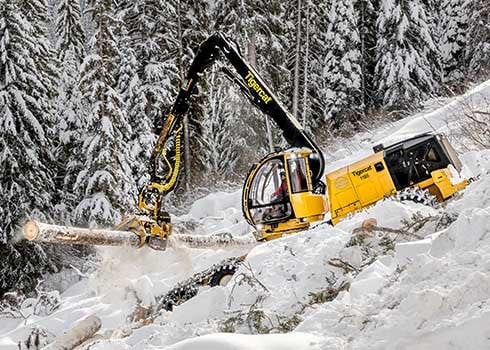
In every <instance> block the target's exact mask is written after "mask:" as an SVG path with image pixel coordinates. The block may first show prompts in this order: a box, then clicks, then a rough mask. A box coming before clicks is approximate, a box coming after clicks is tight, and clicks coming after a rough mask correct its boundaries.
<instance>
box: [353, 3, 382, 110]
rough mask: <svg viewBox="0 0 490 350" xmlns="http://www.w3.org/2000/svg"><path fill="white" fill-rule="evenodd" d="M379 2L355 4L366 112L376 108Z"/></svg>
mask: <svg viewBox="0 0 490 350" xmlns="http://www.w3.org/2000/svg"><path fill="white" fill-rule="evenodd" d="M379 2H380V1H379V0H358V1H357V2H355V11H356V15H357V23H358V28H359V37H360V49H361V56H362V61H361V69H362V92H363V102H364V105H365V110H366V112H369V111H371V110H373V109H374V108H375V107H376V106H375V81H374V70H375V67H376V18H377V13H378V11H379Z"/></svg>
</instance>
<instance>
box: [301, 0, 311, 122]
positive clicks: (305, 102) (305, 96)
mask: <svg viewBox="0 0 490 350" xmlns="http://www.w3.org/2000/svg"><path fill="white" fill-rule="evenodd" d="M305 29H306V40H305V61H304V77H305V80H304V84H303V118H302V125H303V128H306V116H307V115H308V60H309V59H310V58H309V57H308V56H309V54H310V52H309V51H310V43H309V40H310V4H308V3H307V4H306V28H305Z"/></svg>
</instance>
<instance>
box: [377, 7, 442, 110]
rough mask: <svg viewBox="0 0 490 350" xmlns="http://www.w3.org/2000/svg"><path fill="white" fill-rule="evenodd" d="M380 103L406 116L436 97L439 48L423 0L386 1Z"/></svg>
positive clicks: (381, 33) (379, 50)
mask: <svg viewBox="0 0 490 350" xmlns="http://www.w3.org/2000/svg"><path fill="white" fill-rule="evenodd" d="M377 35H378V40H377V45H376V62H377V64H376V70H375V81H376V82H377V85H376V88H377V89H376V90H377V100H378V101H379V104H380V105H381V106H382V107H384V108H386V109H388V110H392V111H398V112H405V111H407V110H409V109H411V108H413V107H415V106H417V105H418V103H419V102H421V101H423V100H424V99H426V98H428V97H430V96H432V95H434V94H436V93H437V92H438V89H439V84H438V82H437V79H436V78H437V77H436V75H437V69H435V68H434V64H433V62H432V59H431V55H434V53H435V52H436V48H435V45H434V41H433V38H432V36H431V31H430V29H429V27H428V19H427V15H426V7H425V6H424V5H423V4H422V3H421V1H420V0H413V1H402V0H385V1H383V2H382V3H381V8H380V11H379V17H378V20H377Z"/></svg>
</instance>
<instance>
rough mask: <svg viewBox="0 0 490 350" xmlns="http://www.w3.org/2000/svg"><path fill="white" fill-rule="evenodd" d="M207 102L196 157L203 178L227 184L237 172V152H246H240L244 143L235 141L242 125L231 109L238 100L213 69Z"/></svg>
mask: <svg viewBox="0 0 490 350" xmlns="http://www.w3.org/2000/svg"><path fill="white" fill-rule="evenodd" d="M231 90H233V88H232V89H231ZM207 99H208V104H207V106H208V109H207V110H206V111H205V115H204V118H203V120H202V123H201V127H202V135H199V138H198V139H199V145H200V150H199V154H198V157H199V159H200V161H201V163H202V166H203V168H204V170H205V173H206V174H205V175H206V176H209V177H210V178H212V179H214V180H215V181H216V180H217V179H220V180H230V179H231V178H232V176H233V175H234V173H233V172H234V171H235V170H236V168H235V166H236V164H237V162H238V160H239V157H238V155H239V154H240V153H241V152H240V151H242V152H244V151H245V150H241V147H242V146H243V145H244V144H245V142H244V140H243V139H242V138H240V137H237V136H238V134H239V131H238V130H237V125H240V124H241V121H240V120H239V119H240V114H239V111H238V110H236V109H235V108H234V106H235V105H236V103H237V100H238V99H239V96H237V95H236V93H234V92H233V91H230V87H229V86H227V84H226V81H225V78H224V77H223V76H222V75H220V76H217V74H216V72H215V70H214V69H213V72H212V73H211V74H210V86H209V91H208V93H207ZM234 102H235V103H234Z"/></svg>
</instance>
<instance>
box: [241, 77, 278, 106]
mask: <svg viewBox="0 0 490 350" xmlns="http://www.w3.org/2000/svg"><path fill="white" fill-rule="evenodd" d="M245 80H247V83H248V86H249V87H250V88H251V89H253V90H254V91H255V92H256V93H257V94H258V95H259V96H260V99H261V100H262V101H264V103H265V104H267V103H269V102H270V101H271V100H272V97H270V96H269V95H267V93H266V92H265V91H264V89H262V87H261V86H260V85H259V84H258V83H257V81H256V80H255V76H254V75H253V73H252V72H250V71H249V72H248V74H247V76H246V77H245Z"/></svg>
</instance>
